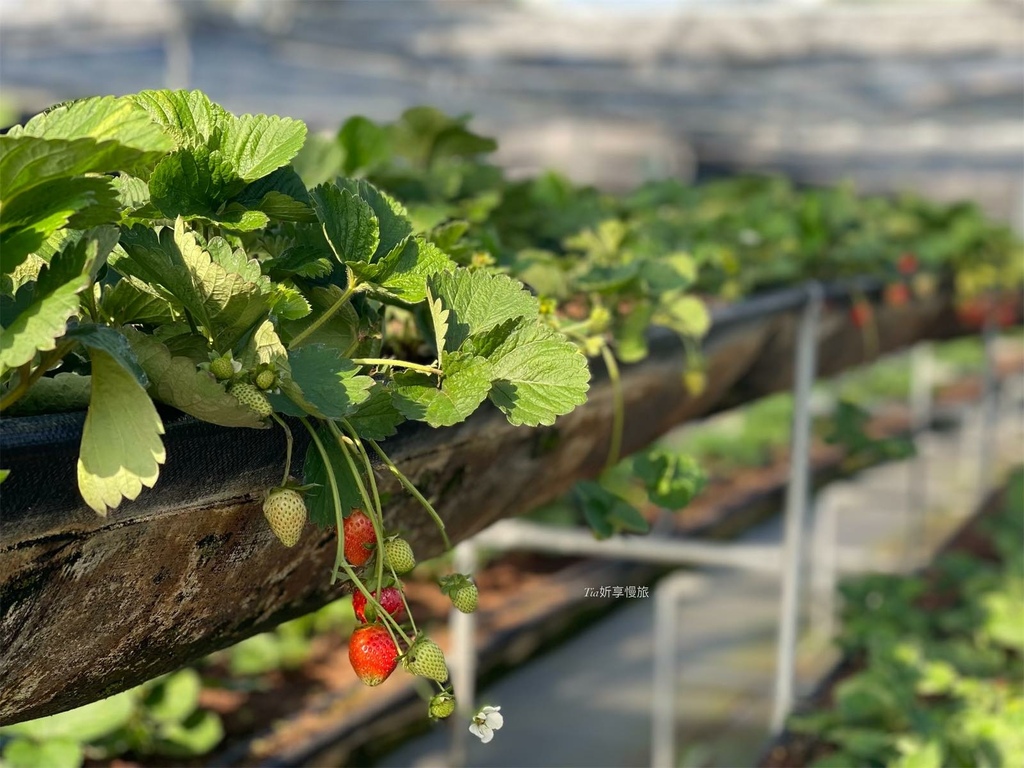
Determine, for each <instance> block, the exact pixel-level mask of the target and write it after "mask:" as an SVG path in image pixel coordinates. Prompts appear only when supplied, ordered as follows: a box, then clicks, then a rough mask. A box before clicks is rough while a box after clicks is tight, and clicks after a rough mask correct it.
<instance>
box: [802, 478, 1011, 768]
mask: <svg viewBox="0 0 1024 768" xmlns="http://www.w3.org/2000/svg"><path fill="white" fill-rule="evenodd" d="M1022 513H1024V473H1022V472H1020V471H1018V472H1016V473H1015V474H1014V476H1013V477H1012V479H1011V481H1010V483H1009V485H1008V487H1007V489H1006V494H1005V502H1004V504H1003V508H1002V510H1000V513H999V514H998V515H994V516H990V517H989V518H988V519H987V520H985V521H984V523H983V524H982V525H980V526H979V527H980V528H982V529H983V530H984V533H985V535H986V536H987V537H988V538H990V540H991V542H992V544H993V545H994V547H995V549H996V550H997V551H998V552H999V553H1000V560H999V561H998V562H992V561H991V560H989V559H983V558H981V557H977V556H975V555H972V554H970V553H967V552H956V551H954V552H950V553H947V554H945V555H943V556H942V557H941V558H940V559H939V560H938V561H937V562H936V564H935V565H934V566H933V568H932V569H931V571H930V573H926V574H923V575H918V576H912V577H905V576H895V575H878V574H872V575H867V576H861V577H857V578H855V579H851V580H849V581H847V582H846V583H845V584H844V585H843V588H842V591H843V596H844V598H845V604H844V611H843V613H844V617H843V618H844V627H843V631H842V633H841V634H840V636H839V638H838V643H839V645H840V647H841V648H842V649H843V650H844V651H845V652H846V653H847V654H848V655H849V658H851V659H855V660H860V662H862V663H860V664H858V665H857V667H858V668H857V669H856V671H854V673H853V674H852V675H849V676H846V677H845V678H844V679H842V680H841V681H840V682H839V683H838V684H837V685H836V686H835V687H834V688H833V690H832V695H831V697H830V704H829V706H828V707H825V708H822V709H820V710H817V711H812V712H806V713H803V714H800V715H795V716H793V717H791V718H790V721H789V728H790V729H791V730H793V731H795V732H799V733H804V734H808V735H811V736H813V737H815V738H816V739H817V740H818V748H817V750H816V754H815V757H816V759H815V760H814V762H813V763H812V764H813V765H816V766H822V767H824V766H839V765H920V766H942V765H1008V764H1011V763H1012V762H1014V760H1015V759H1016V757H1017V756H1019V755H1020V754H1021V750H1022V749H1024V739H1022V735H1021V734H1022V733H1024V731H1022V730H1021V727H1020V726H1021V713H1022V712H1024V688H1022V685H1021V680H1022V679H1024V668H1022V666H1021V652H1022V651H1024V632H1022V631H1021V627H1024V612H1022V610H1021V606H1022V604H1024V603H1022V598H1024V556H1022V555H1021V548H1020V540H1021V535H1022V534H1024V526H1022V521H1024V514H1022ZM936 600H940V601H941V604H942V610H935V609H934V607H929V603H932V604H934V603H935V601H936Z"/></svg>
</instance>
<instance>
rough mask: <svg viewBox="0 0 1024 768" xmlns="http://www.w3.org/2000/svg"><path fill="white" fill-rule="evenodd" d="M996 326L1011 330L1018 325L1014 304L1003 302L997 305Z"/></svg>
mask: <svg viewBox="0 0 1024 768" xmlns="http://www.w3.org/2000/svg"><path fill="white" fill-rule="evenodd" d="M995 320H996V325H998V326H999V327H1000V328H1009V327H1011V326H1013V325H1016V324H1017V308H1016V307H1015V306H1014V305H1013V303H1012V302H1006V301H1002V302H1000V303H999V304H997V305H996V317H995Z"/></svg>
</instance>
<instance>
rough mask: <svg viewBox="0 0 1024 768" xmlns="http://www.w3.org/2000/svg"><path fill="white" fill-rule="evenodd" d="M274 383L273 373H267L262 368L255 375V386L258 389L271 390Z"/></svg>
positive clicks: (275, 378) (275, 380)
mask: <svg viewBox="0 0 1024 768" xmlns="http://www.w3.org/2000/svg"><path fill="white" fill-rule="evenodd" d="M276 383H277V376H276V375H274V372H273V371H269V370H267V369H266V368H264V369H263V370H262V371H260V372H259V373H257V374H256V386H257V387H259V388H260V389H273V388H274V385H275V384H276Z"/></svg>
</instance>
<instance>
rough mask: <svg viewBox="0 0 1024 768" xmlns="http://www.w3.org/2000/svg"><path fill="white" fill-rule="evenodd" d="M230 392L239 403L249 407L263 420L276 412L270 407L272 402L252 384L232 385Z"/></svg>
mask: <svg viewBox="0 0 1024 768" xmlns="http://www.w3.org/2000/svg"><path fill="white" fill-rule="evenodd" d="M228 391H229V392H230V393H231V394H232V395H234V396H235V399H236V400H237V401H238V402H240V403H241V404H242V405H245V406H248V407H249V409H250V410H251V411H253V412H254V413H256V415H257V416H259V417H260V418H261V419H265V418H267V417H268V416H270V414H271V413H273V412H274V409H273V408H272V407H271V406H270V401H269V400H267V396H266V395H264V394H263V393H262V392H260V391H259V390H258V389H256V387H254V386H253V385H252V384H247V383H246V382H244V381H240V382H238V383H237V384H232V385H231V389H230V390H228Z"/></svg>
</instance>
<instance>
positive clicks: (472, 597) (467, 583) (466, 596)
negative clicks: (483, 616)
mask: <svg viewBox="0 0 1024 768" xmlns="http://www.w3.org/2000/svg"><path fill="white" fill-rule="evenodd" d="M439 583H440V586H441V592H443V593H444V594H446V595H448V597H449V598H451V601H452V605H453V606H455V608H456V609H458V610H460V611H462V612H463V613H472V612H473V611H475V610H476V602H477V597H478V596H479V592H478V590H477V588H476V584H474V583H473V582H472V581H471V580H470V578H469V577H468V576H466V575H465V574H463V573H453V574H451V575H449V576H442V577H441V579H440V580H439Z"/></svg>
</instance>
